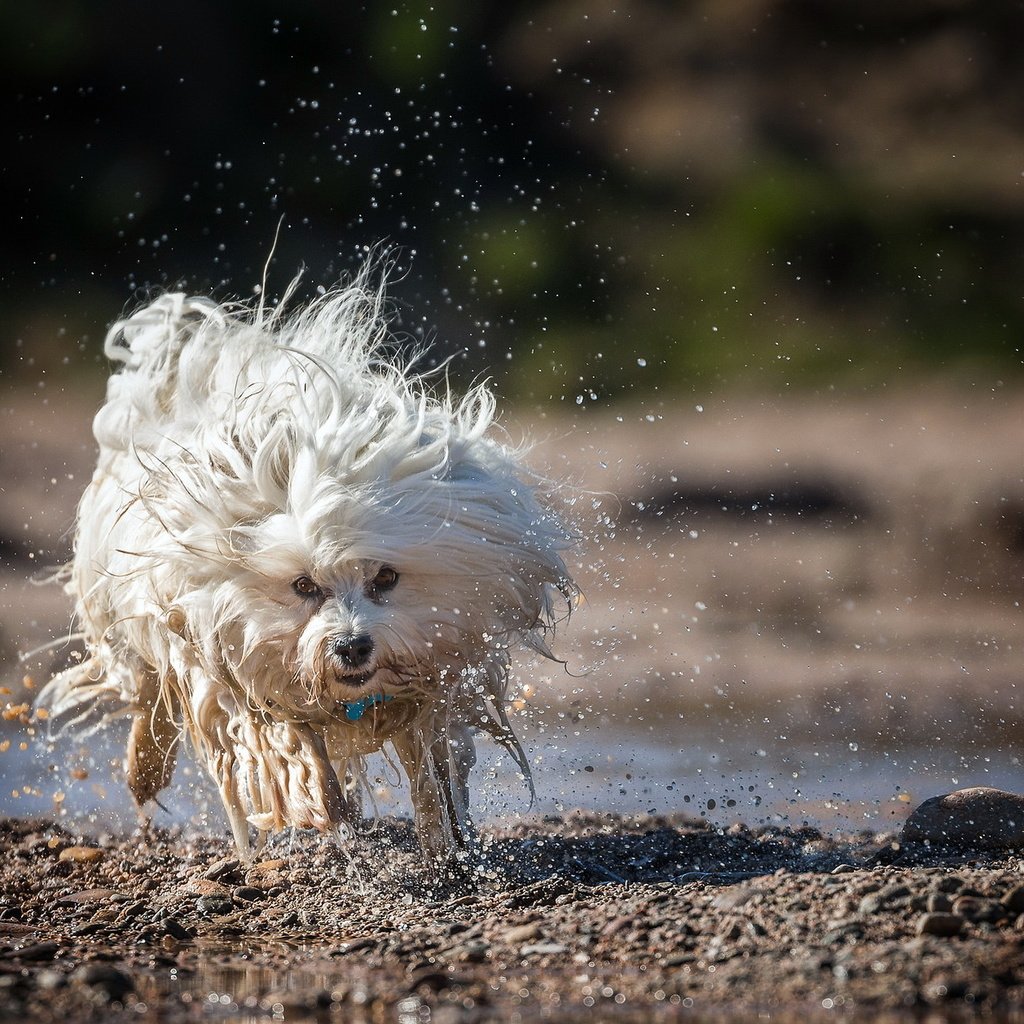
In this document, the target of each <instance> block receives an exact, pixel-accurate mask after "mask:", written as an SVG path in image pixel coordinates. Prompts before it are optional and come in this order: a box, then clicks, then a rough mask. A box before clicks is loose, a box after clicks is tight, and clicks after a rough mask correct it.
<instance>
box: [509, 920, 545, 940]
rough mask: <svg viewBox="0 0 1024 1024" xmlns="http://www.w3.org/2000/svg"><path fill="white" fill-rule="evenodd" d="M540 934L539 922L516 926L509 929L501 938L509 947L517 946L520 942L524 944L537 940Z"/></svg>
mask: <svg viewBox="0 0 1024 1024" xmlns="http://www.w3.org/2000/svg"><path fill="white" fill-rule="evenodd" d="M540 934H541V926H540V922H539V921H533V922H531V923H530V924H520V925H516V926H515V927H514V928H509V930H508V931H507V932H505V934H504V935H503V936H502V938H503V939H504V940H505V941H506V942H507V943H509V945H518V944H519V943H521V942H526V941H527V940H528V939H536V938H539V937H540Z"/></svg>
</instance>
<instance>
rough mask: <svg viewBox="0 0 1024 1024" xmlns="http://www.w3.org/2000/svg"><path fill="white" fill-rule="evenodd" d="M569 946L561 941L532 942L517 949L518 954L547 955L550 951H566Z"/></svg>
mask: <svg viewBox="0 0 1024 1024" xmlns="http://www.w3.org/2000/svg"><path fill="white" fill-rule="evenodd" d="M568 949H569V947H568V946H566V945H564V944H563V943H561V942H534V943H531V944H530V945H527V946H523V947H522V948H521V949H520V950H519V955H520V956H547V955H548V954H552V953H566V952H568Z"/></svg>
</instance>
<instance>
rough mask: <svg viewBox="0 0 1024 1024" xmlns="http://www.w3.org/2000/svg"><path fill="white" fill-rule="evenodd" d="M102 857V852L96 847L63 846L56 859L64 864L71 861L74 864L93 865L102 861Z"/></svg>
mask: <svg viewBox="0 0 1024 1024" xmlns="http://www.w3.org/2000/svg"><path fill="white" fill-rule="evenodd" d="M103 856H104V854H103V851H102V850H101V849H99V847H96V846H65V847H64V849H63V850H61V851H60V853H59V854H57V859H58V860H62V861H65V862H67V861H72V862H74V863H76V864H94V863H96V861H100V860H103Z"/></svg>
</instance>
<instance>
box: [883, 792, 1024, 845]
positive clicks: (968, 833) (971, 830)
mask: <svg viewBox="0 0 1024 1024" xmlns="http://www.w3.org/2000/svg"><path fill="white" fill-rule="evenodd" d="M902 838H903V840H904V841H905V842H931V843H934V844H935V845H937V846H946V847H955V848H960V849H966V848H978V847H985V848H987V849H1009V848H1015V847H1021V846H1024V796H1021V795H1019V794H1018V793H1007V792H1005V791H1004V790H1001V789H992V788H990V787H989V786H975V787H973V788H971V789H958V790H956V791H955V792H953V793H946V794H944V795H943V796H933V797H932V798H931V799H929V800H925V801H924V803H923V804H921V805H920V806H919V807H917V808H915V810H914V811H913V813H912V814H911V815H910V817H909V818H907V823H906V824H905V825H904V826H903V836H902Z"/></svg>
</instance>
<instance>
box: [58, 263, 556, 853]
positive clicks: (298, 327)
mask: <svg viewBox="0 0 1024 1024" xmlns="http://www.w3.org/2000/svg"><path fill="white" fill-rule="evenodd" d="M382 301H383V300H382V297H381V292H380V290H379V289H378V288H374V287H371V286H370V284H369V282H368V279H367V275H366V274H365V273H364V274H363V275H361V276H360V278H359V279H357V280H356V281H355V282H354V284H352V285H351V286H349V287H346V288H343V289H340V290H338V291H336V292H333V293H330V294H328V295H327V296H326V297H324V298H322V299H320V300H319V301H317V302H315V303H313V304H312V305H310V306H309V307H308V308H306V309H303V310H301V311H299V312H298V313H296V314H289V315H285V314H283V313H280V312H278V313H268V312H265V311H264V309H263V306H262V303H261V304H260V305H259V306H257V307H255V308H251V307H247V306H244V305H218V304H217V303H215V302H213V301H210V300H208V299H202V298H188V297H186V296H185V295H182V294H170V295H164V296H162V297H160V298H158V299H156V300H155V301H153V302H152V303H150V304H149V305H147V306H145V307H144V308H142V309H140V310H139V311H137V312H136V313H134V314H133V315H132V316H130V317H128V318H127V319H126V320H123V321H121V322H119V323H116V324H115V325H114V326H113V327H112V328H111V330H110V333H109V334H108V336H107V340H106V353H107V356H108V357H109V358H111V359H113V360H116V361H118V362H120V363H122V364H123V366H122V367H120V368H119V370H118V372H116V373H115V374H114V375H113V376H112V377H111V379H110V382H109V385H108V389H107V399H106V403H105V404H104V405H103V407H102V408H101V409H100V411H99V413H98V414H97V416H96V419H95V423H94V430H95V434H96V440H97V441H98V442H99V464H98V466H97V468H96V473H95V476H94V477H93V480H92V483H91V484H90V486H89V488H88V490H87V491H86V492H85V496H84V497H83V499H82V502H81V506H80V508H79V512H78V526H77V534H76V540H75V554H74V560H73V562H72V563H71V565H70V566H68V567H67V570H66V571H67V581H68V582H67V586H66V589H67V592H68V593H69V594H71V595H72V596H73V597H74V599H75V601H76V610H77V617H78V620H79V622H80V624H81V629H82V635H83V637H84V640H85V645H86V651H87V653H86V657H85V658H84V660H83V661H82V662H81V663H80V664H78V665H75V666H74V667H72V668H70V669H68V670H67V671H65V672H63V673H61V674H60V675H58V676H57V677H55V678H54V679H53V680H52V681H51V682H50V683H49V684H48V686H47V687H46V689H45V690H44V693H43V695H42V698H41V699H42V701H43V703H45V704H48V706H49V708H50V710H51V714H52V715H53V716H54V718H55V719H57V720H58V721H59V720H63V721H65V722H68V721H69V720H70V722H71V723H72V724H74V723H81V722H83V721H84V720H85V719H86V718H87V717H89V716H90V715H92V714H93V712H95V711H96V710H97V708H100V709H103V710H105V711H106V715H107V717H109V716H110V715H111V714H114V713H116V711H117V709H118V708H120V709H122V710H123V709H127V711H128V712H129V713H130V714H131V715H132V716H133V719H134V720H133V723H132V727H131V735H130V739H129V742H128V750H127V756H126V758H125V772H126V776H127V781H128V786H129V787H130V789H131V792H132V794H133V795H134V797H135V800H136V801H137V803H138V804H139V806H140V807H141V806H142V805H144V804H146V803H147V802H148V801H149V800H151V799H153V798H155V797H156V795H157V794H158V793H159V791H160V790H161V789H162V788H163V787H164V786H166V785H167V784H168V782H169V781H170V778H171V774H172V771H173V768H174V763H175V754H176V747H177V744H178V742H179V740H180V738H181V737H182V736H187V737H188V739H189V740H190V741H191V744H192V746H193V748H194V751H195V753H196V755H197V757H198V758H199V759H200V760H201V761H202V762H203V764H204V765H205V767H206V769H207V770H208V771H209V773H210V775H211V776H212V778H213V780H214V782H215V783H216V785H217V787H218V788H219V790H220V795H221V797H222V799H223V802H224V807H225V809H226V811H227V815H228V818H229V820H230V823H231V829H232V832H233V834H234V838H235V843H236V845H237V846H238V848H239V850H240V851H242V852H243V853H244V852H247V851H248V850H249V849H250V845H249V844H250V834H249V831H250V830H249V825H250V824H251V825H253V826H255V828H256V830H257V832H258V834H259V837H260V838H261V839H262V838H263V837H265V835H266V834H267V833H269V832H271V831H275V830H279V829H282V828H285V827H288V826H294V827H296V828H316V829H322V830H329V829H334V828H339V829H341V828H343V826H344V825H345V824H351V823H353V822H354V821H356V820H357V819H358V817H359V814H360V805H359V796H360V789H361V785H362V780H363V763H364V762H363V759H364V757H365V755H367V754H369V753H371V752H373V751H376V750H379V749H381V747H382V746H383V745H384V744H385V743H389V744H390V745H391V746H392V747H393V748H394V752H395V754H396V755H397V757H398V760H399V761H400V763H401V765H402V767H403V769H404V771H405V773H406V774H407V775H408V777H409V782H410V787H411V795H412V802H413V807H414V811H415V817H416V827H417V833H418V835H419V838H420V842H421V845H422V846H423V847H424V849H425V851H426V852H427V853H428V854H430V855H431V856H432V857H434V858H442V857H445V856H447V855H448V854H450V853H452V852H454V851H455V850H457V849H458V848H459V847H460V846H464V845H465V844H466V843H467V841H468V840H469V839H470V838H471V836H472V826H471V824H470V821H469V816H468V787H467V782H468V775H469V771H470V768H471V767H472V765H473V763H474V761H475V754H474V749H473V739H472V735H471V734H472V732H473V731H474V730H475V729H484V730H486V731H487V732H489V733H490V734H491V735H493V736H494V737H496V738H497V740H498V741H499V742H501V743H502V744H504V745H505V746H506V747H507V749H508V750H509V751H510V752H511V753H512V755H513V756H514V757H515V759H516V761H517V763H518V764H519V765H520V767H521V769H522V770H523V772H524V773H525V774H526V775H527V776H528V775H529V766H528V764H527V762H526V759H525V756H524V754H523V751H522V748H521V747H520V745H519V743H518V741H517V739H516V737H515V735H514V734H513V732H512V730H511V728H510V726H509V722H508V718H507V715H506V704H507V699H508V694H507V690H508V676H509V662H510V652H511V650H512V648H513V647H514V646H516V645H517V644H520V643H523V642H525V643H526V644H527V645H529V646H531V647H533V648H534V649H535V650H539V651H540V652H542V653H544V654H548V650H547V647H546V644H545V642H544V637H543V634H544V631H545V630H546V629H547V628H548V627H550V626H552V625H553V623H554V619H553V603H554V598H555V597H556V596H557V595H558V593H559V592H561V594H562V595H563V596H564V597H565V598H566V599H567V600H568V601H570V602H571V600H572V598H573V596H574V591H575V587H574V584H573V582H572V580H571V578H570V576H569V573H568V571H567V570H566V566H565V564H564V562H563V560H562V557H561V555H560V551H562V550H564V549H565V548H566V546H567V545H568V543H569V541H570V538H569V535H568V533H567V531H566V529H565V528H564V527H563V525H562V524H561V523H560V522H559V520H558V518H557V517H556V516H555V515H554V514H552V512H550V511H548V510H546V509H545V508H544V507H543V506H542V504H541V503H540V501H539V500H538V496H537V488H536V485H535V482H533V481H531V478H530V477H529V476H528V475H527V474H526V473H525V471H524V470H523V469H522V468H521V466H520V464H519V457H518V453H517V452H515V451H512V450H510V449H509V448H508V447H506V446H505V445H503V444H501V443H499V442H498V441H496V440H494V439H493V438H492V437H490V436H489V434H488V431H489V428H490V426H491V424H492V419H493V414H494V401H493V398H492V396H491V394H490V393H489V392H488V391H487V390H486V389H485V388H483V387H482V386H480V387H476V388H474V389H473V390H471V391H470V392H469V394H468V395H467V396H466V397H465V398H463V399H462V400H461V401H456V400H453V399H452V398H451V396H450V395H448V394H434V393H432V392H431V390H430V388H429V387H428V385H427V384H426V383H425V382H424V380H423V378H422V377H420V376H416V375H413V374H412V373H411V372H410V371H409V370H408V368H403V367H401V366H400V365H398V364H397V362H396V360H395V358H394V356H393V346H389V345H388V343H387V337H386V334H387V331H386V326H385V321H384V319H383V317H382Z"/></svg>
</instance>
